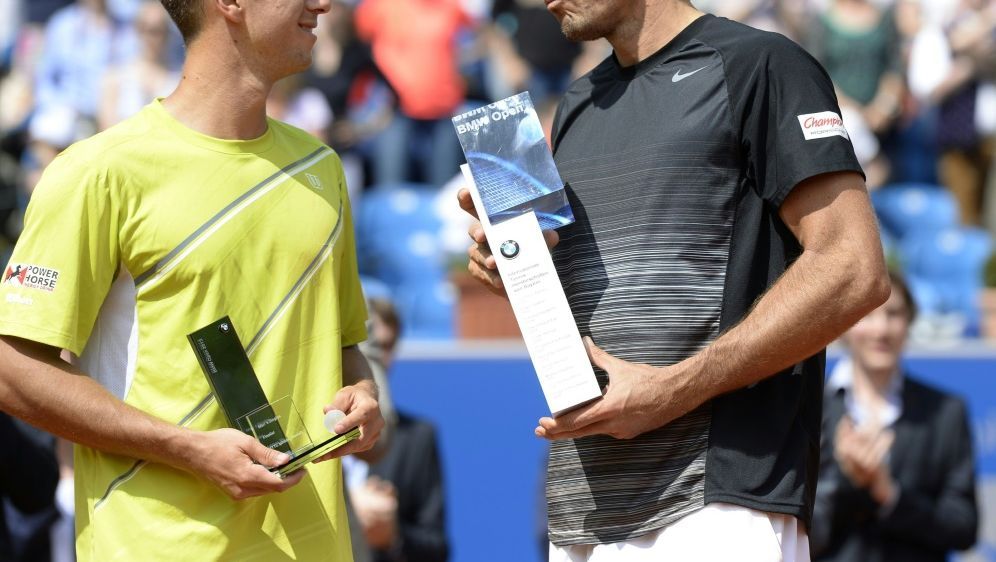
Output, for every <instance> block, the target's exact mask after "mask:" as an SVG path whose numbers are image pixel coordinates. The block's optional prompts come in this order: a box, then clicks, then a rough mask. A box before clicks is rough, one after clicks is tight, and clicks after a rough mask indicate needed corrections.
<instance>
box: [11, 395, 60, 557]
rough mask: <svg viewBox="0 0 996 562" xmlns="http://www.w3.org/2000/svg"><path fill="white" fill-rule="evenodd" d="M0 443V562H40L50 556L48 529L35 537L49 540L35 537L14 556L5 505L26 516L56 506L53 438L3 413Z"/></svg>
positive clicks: (56, 478) (55, 463)
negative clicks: (48, 554) (7, 502)
mask: <svg viewBox="0 0 996 562" xmlns="http://www.w3.org/2000/svg"><path fill="white" fill-rule="evenodd" d="M46 441H47V442H46ZM0 443H3V446H2V447H0V560H22V559H23V560H40V559H41V558H44V557H47V553H48V540H47V529H48V527H47V525H45V527H44V529H41V533H35V535H39V534H40V535H46V536H33V537H32V539H33V540H31V541H29V543H28V544H26V545H24V547H23V548H24V550H25V551H24V552H15V549H14V545H12V544H11V538H10V535H9V533H8V529H7V522H6V520H5V513H4V506H3V504H4V502H5V501H9V502H10V503H11V505H12V506H13V507H15V508H16V509H17V510H18V511H19V512H21V513H24V514H31V513H37V512H39V511H41V510H43V509H45V508H51V507H52V506H53V505H54V498H55V486H56V484H58V482H59V466H58V463H57V462H56V460H55V450H54V448H53V446H52V444H51V438H50V437H48V436H43V435H42V434H41V432H39V431H33V430H32V429H31V428H28V427H26V426H24V425H23V424H21V423H20V422H19V421H16V420H14V419H13V418H11V417H10V416H8V415H7V414H5V413H3V412H0ZM50 522H51V521H47V522H46V523H50Z"/></svg>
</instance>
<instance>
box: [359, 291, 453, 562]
mask: <svg viewBox="0 0 996 562" xmlns="http://www.w3.org/2000/svg"><path fill="white" fill-rule="evenodd" d="M369 309H370V336H369V339H368V342H367V343H368V344H369V345H370V346H371V347H374V348H376V350H377V351H376V352H372V353H371V357H373V358H379V359H380V362H381V363H382V365H383V366H384V368H385V369H386V370H388V371H389V370H390V366H391V362H392V359H393V355H394V349H395V347H396V345H397V342H398V338H399V336H400V334H401V323H400V320H399V319H398V314H397V311H396V310H395V309H394V305H393V304H392V303H391V301H389V300H386V299H383V298H372V299H370V301H369ZM372 361H373V360H372ZM396 413H397V416H396V418H395V423H394V425H392V427H391V431H392V433H391V439H390V441H389V442H388V446H387V452H386V453H385V455H384V457H383V458H381V459H380V460H379V461H377V462H376V463H374V464H372V465H367V464H366V463H364V462H363V461H361V460H359V459H357V458H355V457H349V458H346V459H344V460H343V467H344V469H345V470H346V480H347V483H348V485H349V497H350V501H351V502H352V504H353V508H354V509H355V510H356V515H357V518H358V519H359V521H360V525H361V526H362V531H363V535H364V537H365V538H366V541H367V543H368V544H369V546H370V548H371V550H372V553H373V560H374V561H375V562H403V561H412V562H414V561H418V562H445V560H447V559H448V557H449V545H448V541H447V539H446V525H445V513H444V503H445V501H444V490H443V475H442V468H441V466H440V462H439V450H438V448H437V446H436V430H435V428H433V426H432V425H431V424H429V423H428V422H426V421H424V420H421V419H418V418H416V417H414V416H411V415H408V414H406V413H403V412H397V411H396Z"/></svg>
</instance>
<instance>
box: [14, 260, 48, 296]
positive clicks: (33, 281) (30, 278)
mask: <svg viewBox="0 0 996 562" xmlns="http://www.w3.org/2000/svg"><path fill="white" fill-rule="evenodd" d="M58 282H59V270H57V269H49V268H47V267H41V266H39V265H31V264H29V263H12V264H10V265H8V266H7V269H6V271H4V273H3V281H2V283H3V285H9V286H12V287H24V288H26V289H40V290H42V291H48V292H50V293H51V292H52V291H54V290H55V285H56V283H58Z"/></svg>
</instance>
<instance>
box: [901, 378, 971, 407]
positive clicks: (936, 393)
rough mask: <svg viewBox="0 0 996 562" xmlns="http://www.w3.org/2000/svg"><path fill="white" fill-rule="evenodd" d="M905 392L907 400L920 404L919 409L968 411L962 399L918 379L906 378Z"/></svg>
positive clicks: (904, 380) (904, 382) (904, 383)
mask: <svg viewBox="0 0 996 562" xmlns="http://www.w3.org/2000/svg"><path fill="white" fill-rule="evenodd" d="M903 392H904V394H905V398H906V399H907V400H913V401H915V402H916V403H917V404H918V406H917V407H920V408H926V409H931V410H934V409H939V410H941V411H955V412H965V411H967V406H966V405H965V401H964V399H963V398H962V397H960V396H958V395H957V394H954V393H952V392H949V391H947V390H944V389H941V388H940V387H937V386H934V385H933V384H930V383H928V382H925V381H923V380H922V379H919V378H917V377H911V376H909V375H905V376H904V379H903Z"/></svg>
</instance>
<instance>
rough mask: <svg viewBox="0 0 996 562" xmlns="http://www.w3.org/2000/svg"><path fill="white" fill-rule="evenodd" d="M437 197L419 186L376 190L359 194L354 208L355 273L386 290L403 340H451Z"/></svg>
mask: <svg viewBox="0 0 996 562" xmlns="http://www.w3.org/2000/svg"><path fill="white" fill-rule="evenodd" d="M438 193H439V190H438V189H437V188H435V187H433V186H430V185H424V184H396V185H384V186H378V187H375V188H373V189H371V190H370V191H367V192H366V193H364V195H363V197H362V199H360V201H359V203H358V208H357V209H354V215H355V217H356V221H355V222H356V245H357V257H358V260H359V264H360V273H361V274H362V275H364V276H368V277H372V278H375V279H378V280H380V281H382V282H383V283H384V284H386V285H387V286H388V287H389V288H390V290H391V293H392V295H393V298H394V301H395V306H396V307H397V308H398V313H399V314H400V316H401V320H402V322H403V324H404V336H405V337H406V338H422V339H425V338H428V339H439V338H450V337H452V335H453V311H454V307H453V299H452V298H446V295H447V294H448V291H449V292H451V289H448V285H449V280H448V272H447V263H446V255H445V253H444V252H442V251H441V249H440V242H439V231H440V228H441V221H440V219H439V217H438V215H437V213H436V196H437V195H438Z"/></svg>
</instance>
